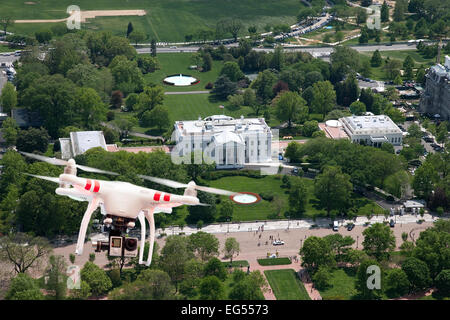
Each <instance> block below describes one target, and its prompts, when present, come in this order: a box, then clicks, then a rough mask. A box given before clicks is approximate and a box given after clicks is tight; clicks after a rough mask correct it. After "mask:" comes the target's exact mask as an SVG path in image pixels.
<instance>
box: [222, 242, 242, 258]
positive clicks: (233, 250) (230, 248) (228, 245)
mask: <svg viewBox="0 0 450 320" xmlns="http://www.w3.org/2000/svg"><path fill="white" fill-rule="evenodd" d="M223 252H224V255H225V258H230V263H232V262H233V256H234V255H235V254H239V252H240V247H239V242H238V241H237V240H236V238H227V240H225V245H224V248H223Z"/></svg>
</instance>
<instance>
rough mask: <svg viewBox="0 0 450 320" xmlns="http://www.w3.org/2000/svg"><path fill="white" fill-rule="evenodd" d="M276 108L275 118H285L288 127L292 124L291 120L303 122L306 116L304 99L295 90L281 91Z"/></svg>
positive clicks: (283, 119) (306, 107)
mask: <svg viewBox="0 0 450 320" xmlns="http://www.w3.org/2000/svg"><path fill="white" fill-rule="evenodd" d="M276 108H277V109H276V115H277V118H278V119H279V120H281V121H286V120H287V121H288V127H291V126H292V121H297V120H298V121H300V122H304V121H305V120H306V119H307V118H308V106H307V105H306V101H305V100H304V99H303V98H302V97H301V96H300V95H299V94H298V93H296V92H292V91H287V92H283V93H281V94H280V96H279V98H278V101H277V103H276Z"/></svg>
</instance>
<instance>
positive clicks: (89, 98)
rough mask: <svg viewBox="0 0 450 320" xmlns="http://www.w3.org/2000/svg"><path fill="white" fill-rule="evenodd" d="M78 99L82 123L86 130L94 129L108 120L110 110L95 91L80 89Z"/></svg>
mask: <svg viewBox="0 0 450 320" xmlns="http://www.w3.org/2000/svg"><path fill="white" fill-rule="evenodd" d="M76 99H77V101H78V108H79V112H80V116H81V123H82V125H83V126H84V127H85V128H88V129H94V128H95V127H97V126H98V124H99V123H100V122H101V121H104V120H106V113H107V112H108V109H107V107H106V105H105V104H104V103H103V101H102V99H101V98H100V96H99V95H98V93H97V92H96V91H95V90H94V89H92V88H79V89H78V90H77V97H76Z"/></svg>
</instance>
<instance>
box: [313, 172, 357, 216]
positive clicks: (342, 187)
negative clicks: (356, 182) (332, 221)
mask: <svg viewBox="0 0 450 320" xmlns="http://www.w3.org/2000/svg"><path fill="white" fill-rule="evenodd" d="M352 190H353V185H352V183H351V182H350V176H349V175H348V174H345V173H342V170H341V168H340V167H332V166H327V167H325V168H324V169H323V173H321V174H320V175H318V176H317V177H316V180H315V181H314V194H315V196H316V197H317V199H318V200H319V202H320V205H321V206H322V207H323V208H326V210H327V214H328V216H329V215H330V212H331V210H335V209H336V210H343V209H344V208H346V206H347V204H348V202H349V200H350V195H351V192H352Z"/></svg>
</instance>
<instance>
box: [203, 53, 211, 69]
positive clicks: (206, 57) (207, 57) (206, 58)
mask: <svg viewBox="0 0 450 320" xmlns="http://www.w3.org/2000/svg"><path fill="white" fill-rule="evenodd" d="M202 58H203V71H204V72H206V71H210V70H211V69H212V57H211V54H209V53H208V52H207V53H204V54H203V56H202Z"/></svg>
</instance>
